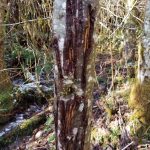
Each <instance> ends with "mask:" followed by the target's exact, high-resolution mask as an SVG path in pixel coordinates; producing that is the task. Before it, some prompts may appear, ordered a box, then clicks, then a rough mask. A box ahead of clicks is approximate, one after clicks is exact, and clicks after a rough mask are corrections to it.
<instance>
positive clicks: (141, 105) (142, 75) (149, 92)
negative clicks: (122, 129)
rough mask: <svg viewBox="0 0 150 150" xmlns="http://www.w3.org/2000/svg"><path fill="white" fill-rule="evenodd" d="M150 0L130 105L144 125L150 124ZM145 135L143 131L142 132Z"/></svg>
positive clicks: (147, 6)
mask: <svg viewBox="0 0 150 150" xmlns="http://www.w3.org/2000/svg"><path fill="white" fill-rule="evenodd" d="M149 6H150V0H148V1H147V4H146V9H145V20H144V36H143V40H142V44H141V46H140V47H139V62H138V63H139V64H138V67H139V68H138V76H137V81H136V83H135V84H134V86H133V88H132V91H131V95H130V101H129V105H130V106H131V107H132V108H134V114H133V117H134V118H136V119H139V120H140V121H141V122H142V123H143V124H144V125H146V127H147V126H149V123H150V111H149V107H150V104H149V100H150V72H149V70H150V7H149ZM142 133H143V131H142Z"/></svg>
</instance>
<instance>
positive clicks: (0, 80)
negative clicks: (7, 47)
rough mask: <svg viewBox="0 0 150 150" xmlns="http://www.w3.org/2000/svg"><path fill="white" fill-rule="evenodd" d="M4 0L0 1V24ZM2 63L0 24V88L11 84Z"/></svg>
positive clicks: (3, 11)
mask: <svg viewBox="0 0 150 150" xmlns="http://www.w3.org/2000/svg"><path fill="white" fill-rule="evenodd" d="M4 2H5V0H1V1H0V25H1V24H3V23H4V13H5V8H6V2H5V3H4ZM4 69H6V68H5V63H4V28H3V26H0V90H4V89H6V88H9V87H10V85H11V82H10V78H9V76H8V73H7V71H6V70H4Z"/></svg>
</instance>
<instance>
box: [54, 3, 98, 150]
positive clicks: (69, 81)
mask: <svg viewBox="0 0 150 150" xmlns="http://www.w3.org/2000/svg"><path fill="white" fill-rule="evenodd" d="M96 4H97V1H90V0H88V1H87V0H77V1H72V0H67V1H66V0H56V1H55V2H54V14H53V26H54V41H53V49H54V52H55V60H56V66H55V79H56V84H55V86H56V89H55V94H56V99H57V100H56V104H55V127H56V148H57V149H58V150H61V149H65V150H81V149H82V150H88V149H90V127H91V113H92V92H93V85H94V80H95V79H94V75H95V74H94V49H93V44H94V41H93V32H94V22H95V14H96Z"/></svg>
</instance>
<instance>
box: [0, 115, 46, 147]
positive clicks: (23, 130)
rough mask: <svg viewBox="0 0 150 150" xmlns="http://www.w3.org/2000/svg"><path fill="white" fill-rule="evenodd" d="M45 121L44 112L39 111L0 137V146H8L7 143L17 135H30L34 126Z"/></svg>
mask: <svg viewBox="0 0 150 150" xmlns="http://www.w3.org/2000/svg"><path fill="white" fill-rule="evenodd" d="M45 121H46V115H45V113H40V114H38V115H36V116H33V117H32V118H30V119H27V120H25V121H24V122H23V123H22V124H21V125H20V126H17V127H16V128H15V129H13V130H12V131H11V132H10V133H8V134H6V135H5V136H3V137H1V138H0V147H2V146H8V144H10V143H12V142H13V141H14V140H15V139H16V138H18V137H23V136H26V135H30V134H31V133H32V131H33V130H34V129H35V128H36V127H38V126H39V125H40V124H42V123H44V122H45Z"/></svg>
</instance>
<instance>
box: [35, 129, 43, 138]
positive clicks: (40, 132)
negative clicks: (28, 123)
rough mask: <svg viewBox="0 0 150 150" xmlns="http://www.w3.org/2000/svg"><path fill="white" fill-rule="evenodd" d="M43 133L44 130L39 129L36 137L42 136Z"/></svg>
mask: <svg viewBox="0 0 150 150" xmlns="http://www.w3.org/2000/svg"><path fill="white" fill-rule="evenodd" d="M42 134H43V131H38V132H37V133H36V135H35V139H38V138H40V137H41V136H42Z"/></svg>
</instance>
